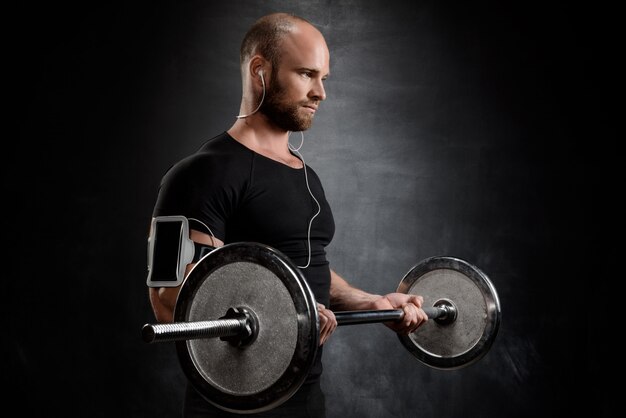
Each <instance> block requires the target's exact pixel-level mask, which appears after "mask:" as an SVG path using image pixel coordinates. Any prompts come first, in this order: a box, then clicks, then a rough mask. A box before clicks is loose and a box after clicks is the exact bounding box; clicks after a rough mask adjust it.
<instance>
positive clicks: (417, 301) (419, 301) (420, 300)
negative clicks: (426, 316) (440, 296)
mask: <svg viewBox="0 0 626 418" xmlns="http://www.w3.org/2000/svg"><path fill="white" fill-rule="evenodd" d="M408 302H409V303H412V304H414V305H415V306H417V307H418V308H421V307H422V305H423V304H424V297H423V296H420V295H412V296H411V297H410V298H409V300H408Z"/></svg>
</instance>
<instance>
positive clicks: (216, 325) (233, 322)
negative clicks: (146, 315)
mask: <svg viewBox="0 0 626 418" xmlns="http://www.w3.org/2000/svg"><path fill="white" fill-rule="evenodd" d="M245 332H246V320H245V319H215V320H211V321H195V322H174V323H171V324H145V325H144V326H143V328H142V329H141V336H142V338H143V340H144V341H145V342H147V343H152V342H166V341H180V340H193V339H199V338H216V337H229V336H234V335H240V334H242V333H245Z"/></svg>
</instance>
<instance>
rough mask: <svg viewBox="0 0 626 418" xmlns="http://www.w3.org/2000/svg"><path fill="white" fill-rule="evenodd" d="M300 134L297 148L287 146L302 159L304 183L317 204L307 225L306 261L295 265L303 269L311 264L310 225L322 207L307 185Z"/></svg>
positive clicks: (302, 133)
mask: <svg viewBox="0 0 626 418" xmlns="http://www.w3.org/2000/svg"><path fill="white" fill-rule="evenodd" d="M300 134H301V135H302V141H301V142H300V146H299V147H298V148H294V147H292V146H291V144H289V143H288V147H289V149H290V150H291V151H292V152H294V153H295V154H296V155H297V156H298V158H300V159H301V160H302V169H303V170H304V181H305V183H306V188H307V190H308V191H309V194H310V195H311V197H312V198H313V200H314V201H315V204H316V205H317V212H315V215H313V216H312V217H311V220H309V227H308V230H307V247H308V251H309V256H308V259H307V262H306V264H305V265H304V266H296V267H298V268H301V269H305V268H307V267H309V265H310V264H311V226H312V225H313V220H314V219H315V218H317V216H318V215H319V214H320V213H321V211H322V207H321V206H320V202H318V201H317V199H316V198H315V196H314V195H313V192H312V191H311V186H310V185H309V176H308V174H307V170H306V162H305V161H304V157H303V156H302V154H300V148H302V144H304V132H302V131H300ZM289 135H291V132H289Z"/></svg>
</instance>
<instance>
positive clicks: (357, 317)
mask: <svg viewBox="0 0 626 418" xmlns="http://www.w3.org/2000/svg"><path fill="white" fill-rule="evenodd" d="M422 310H423V311H424V312H425V313H426V315H427V316H428V319H437V318H441V317H443V316H446V315H447V311H446V309H444V308H439V307H436V306H432V307H424V308H422ZM334 314H335V319H337V325H354V324H370V323H376V322H387V321H398V320H400V319H402V318H404V311H403V310H402V309H381V310H374V311H338V312H334Z"/></svg>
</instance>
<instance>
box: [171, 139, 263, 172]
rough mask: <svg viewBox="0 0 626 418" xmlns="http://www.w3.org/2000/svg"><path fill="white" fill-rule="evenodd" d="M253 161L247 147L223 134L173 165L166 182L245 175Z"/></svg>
mask: <svg viewBox="0 0 626 418" xmlns="http://www.w3.org/2000/svg"><path fill="white" fill-rule="evenodd" d="M252 159H253V155H252V154H251V153H250V152H248V150H247V149H246V148H245V147H243V146H241V144H239V143H238V142H237V141H235V140H234V139H232V138H231V137H230V136H229V135H228V134H226V133H222V134H220V135H217V136H215V137H213V138H211V139H209V140H207V141H205V142H204V143H203V144H202V145H201V147H200V148H199V149H198V150H197V151H196V152H195V153H193V154H191V155H188V156H187V157H185V158H183V159H181V160H179V161H178V162H176V163H175V164H174V165H172V166H171V167H170V169H169V170H168V171H167V173H166V174H165V176H164V180H167V179H169V178H172V177H185V178H187V179H190V178H193V177H198V178H205V179H206V178H207V176H208V177H209V178H211V177H213V178H214V177H215V176H219V177H222V176H223V175H224V174H225V173H227V174H228V175H232V174H233V173H245V172H246V171H248V170H249V167H250V165H251V163H252ZM220 173H221V174H220Z"/></svg>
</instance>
